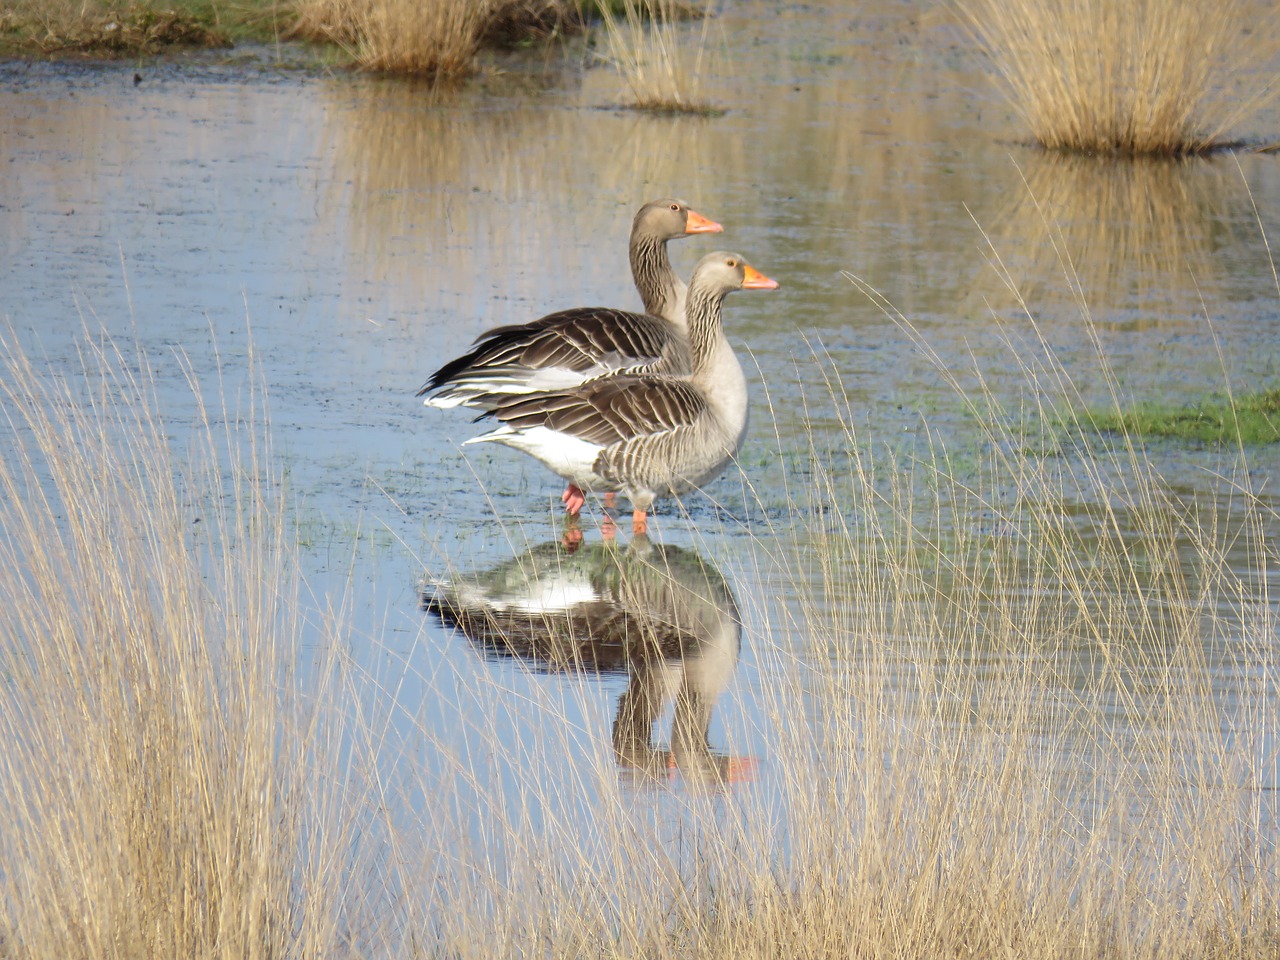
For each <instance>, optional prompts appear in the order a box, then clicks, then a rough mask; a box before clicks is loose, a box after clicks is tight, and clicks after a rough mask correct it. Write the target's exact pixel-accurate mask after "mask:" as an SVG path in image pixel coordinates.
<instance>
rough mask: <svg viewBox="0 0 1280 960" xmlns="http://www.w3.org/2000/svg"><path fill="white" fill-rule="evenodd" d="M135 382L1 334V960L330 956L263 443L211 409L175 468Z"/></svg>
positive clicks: (316, 825)
mask: <svg viewBox="0 0 1280 960" xmlns="http://www.w3.org/2000/svg"><path fill="white" fill-rule="evenodd" d="M138 361H141V364H139V363H138ZM139 365H140V366H141V368H142V369H148V368H149V367H148V363H147V361H146V358H143V357H141V356H138V357H124V356H121V355H119V354H116V353H114V352H112V350H111V348H110V347H107V348H105V349H103V350H97V351H94V350H90V352H89V354H88V355H87V358H86V367H85V370H84V371H83V372H82V373H83V375H82V376H80V377H77V376H76V375H75V374H74V373H72V374H68V375H67V379H65V380H62V379H59V378H55V377H53V376H50V375H49V374H48V373H46V372H44V370H43V369H42V368H37V367H36V366H35V365H33V364H32V363H31V362H30V361H29V360H28V359H27V357H26V356H25V355H24V354H23V353H22V352H21V351H20V350H19V349H18V348H17V347H16V346H15V345H14V343H13V341H12V340H10V339H8V338H0V371H2V375H0V435H3V441H2V442H0V449H3V454H0V531H2V534H0V591H2V592H3V594H4V598H5V601H4V608H5V610H4V616H3V617H0V676H2V677H3V678H4V679H3V684H0V769H2V770H3V771H4V775H3V777H0V811H3V819H2V825H0V863H3V864H4V866H3V870H0V904H3V907H0V956H4V957H16V956H23V957H32V958H42V957H50V958H52V957H121V958H124V957H192V958H210V957H228V958H230V957H237V958H239V957H253V956H257V957H284V956H296V957H314V958H321V957H332V956H335V955H336V953H337V950H338V947H339V945H340V943H341V940H342V936H343V932H342V929H341V928H342V926H343V923H344V910H343V908H342V905H341V903H340V897H339V895H338V890H339V883H340V880H339V878H340V876H341V875H342V873H343V869H344V866H345V865H346V863H347V862H348V861H347V857H348V855H349V850H348V849H345V847H346V843H347V834H346V833H345V832H344V830H343V829H342V828H341V826H340V825H339V824H338V823H337V822H336V821H335V820H333V819H331V816H330V814H331V813H332V812H333V809H336V808H330V809H326V804H325V802H324V801H323V799H322V798H323V797H324V796H326V795H328V794H327V793H326V791H324V790H321V789H317V785H318V784H319V783H320V782H322V781H323V780H324V779H325V778H326V777H327V778H333V779H334V780H337V779H340V778H338V777H336V776H335V774H336V773H337V772H338V771H337V764H335V763H334V762H333V758H332V757H331V756H330V755H328V754H327V753H326V751H325V749H324V748H325V746H326V744H325V743H324V733H325V730H326V725H325V724H324V723H322V722H318V718H317V716H316V715H315V714H314V713H313V712H312V711H310V710H309V709H308V708H307V707H306V705H305V703H304V701H303V698H302V697H301V696H300V694H299V689H300V687H299V682H298V679H297V674H296V671H297V670H298V664H299V638H300V629H301V623H300V620H299V618H298V610H299V607H298V604H297V590H298V582H297V578H296V575H295V572H294V570H293V566H292V564H291V562H290V559H289V557H290V547H289V544H288V540H287V538H286V537H285V532H284V529H285V528H284V524H283V520H282V511H281V509H280V506H281V504H280V491H279V487H278V485H277V484H276V483H275V482H274V481H273V480H272V479H271V475H270V472H269V470H268V469H267V467H266V465H265V460H264V459H262V457H264V456H265V450H264V449H262V447H261V444H262V439H261V435H260V433H259V431H260V430H261V425H260V424H259V423H257V422H256V421H255V413H254V411H253V410H252V409H250V410H241V411H235V414H236V415H237V416H236V417H230V418H228V416H227V415H228V413H230V411H227V410H222V411H218V412H217V413H212V412H207V411H205V410H203V408H200V409H199V410H198V412H197V427H196V430H195V432H194V434H193V438H194V439H193V440H192V446H191V448H190V453H189V456H179V455H178V454H177V453H176V451H175V450H174V449H173V448H172V447H171V446H170V443H171V441H169V440H167V439H166V425H165V424H164V423H162V422H161V421H160V420H159V419H158V417H157V415H156V414H155V413H154V411H155V409H156V403H155V399H154V396H153V395H152V394H151V392H150V388H149V387H148V385H147V384H145V383H143V382H140V381H139V380H137V379H135V377H134V375H132V374H130V373H129V371H130V370H131V369H136V368H137V367H138V366H139ZM237 417H238V418H239V419H238V420H237ZM217 422H223V423H236V422H240V423H241V424H243V427H241V428H236V427H226V428H215V427H214V426H213V424H214V423H217ZM224 429H225V433H224V432H223V430H224ZM184 448H185V444H184Z"/></svg>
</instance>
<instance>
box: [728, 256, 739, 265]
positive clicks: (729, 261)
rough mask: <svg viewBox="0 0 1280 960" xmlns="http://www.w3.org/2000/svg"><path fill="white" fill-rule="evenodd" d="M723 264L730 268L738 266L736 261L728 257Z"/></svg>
mask: <svg viewBox="0 0 1280 960" xmlns="http://www.w3.org/2000/svg"><path fill="white" fill-rule="evenodd" d="M725 264H726V265H728V266H730V267H736V266H737V265H738V261H737V260H734V259H733V258H732V257H730V258H729V259H728V260H726V261H725Z"/></svg>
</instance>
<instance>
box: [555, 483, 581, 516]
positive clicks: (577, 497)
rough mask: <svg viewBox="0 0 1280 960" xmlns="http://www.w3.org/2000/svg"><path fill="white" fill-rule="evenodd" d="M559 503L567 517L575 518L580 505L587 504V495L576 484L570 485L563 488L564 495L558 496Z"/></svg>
mask: <svg viewBox="0 0 1280 960" xmlns="http://www.w3.org/2000/svg"><path fill="white" fill-rule="evenodd" d="M560 501H561V502H562V503H563V504H564V508H565V510H566V511H567V512H568V513H569V515H570V516H574V517H576V516H577V515H578V511H579V510H581V509H582V505H583V504H584V503H586V502H587V495H586V494H585V493H583V492H582V490H581V488H580V487H579V486H578V485H577V484H576V483H571V484H569V486H567V487H565V488H564V493H562V494H560Z"/></svg>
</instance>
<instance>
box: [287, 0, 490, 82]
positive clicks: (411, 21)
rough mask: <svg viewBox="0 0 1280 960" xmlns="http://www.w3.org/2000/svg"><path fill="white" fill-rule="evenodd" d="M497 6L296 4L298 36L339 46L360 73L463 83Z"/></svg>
mask: <svg viewBox="0 0 1280 960" xmlns="http://www.w3.org/2000/svg"><path fill="white" fill-rule="evenodd" d="M497 7H498V2H497V0H432V2H430V3H423V2H421V0H297V5H296V10H297V16H298V20H297V24H296V25H295V27H294V30H293V32H294V34H295V35H298V36H303V37H309V38H313V39H318V40H324V41H328V42H331V43H336V44H338V45H339V46H341V47H343V48H344V49H346V50H347V51H348V52H349V53H350V54H351V56H352V58H353V59H354V60H355V61H356V62H357V63H359V64H360V65H361V66H362V67H364V68H366V69H368V70H373V71H377V72H380V73H397V74H409V75H414V76H422V77H427V78H430V79H433V80H447V79H450V78H458V77H464V76H466V75H468V74H470V73H471V72H472V71H473V70H474V69H475V55H476V52H477V51H478V50H479V49H480V44H481V41H482V38H483V36H484V34H485V31H486V30H487V29H488V28H489V27H490V24H491V20H492V17H493V14H494V11H495V10H496V9H497Z"/></svg>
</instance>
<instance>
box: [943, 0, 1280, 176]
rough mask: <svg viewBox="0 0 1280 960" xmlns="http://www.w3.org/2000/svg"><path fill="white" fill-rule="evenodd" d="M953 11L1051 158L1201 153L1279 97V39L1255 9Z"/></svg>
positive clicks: (1059, 6)
mask: <svg viewBox="0 0 1280 960" xmlns="http://www.w3.org/2000/svg"><path fill="white" fill-rule="evenodd" d="M955 2H956V5H957V6H958V7H959V9H960V11H961V13H962V14H963V16H964V17H965V19H966V20H967V21H968V23H969V25H970V27H971V28H972V31H973V33H974V34H975V36H976V37H977V40H978V42H979V44H980V45H981V46H982V47H983V49H985V51H986V52H987V55H988V56H989V57H990V58H991V60H992V62H993V63H994V65H995V68H996V71H997V73H998V74H999V78H1000V83H1001V87H1002V89H1003V90H1004V92H1005V94H1006V96H1007V97H1008V99H1009V102H1010V103H1011V104H1012V105H1013V107H1014V108H1015V109H1016V110H1017V111H1018V113H1019V114H1020V115H1021V116H1022V118H1023V120H1024V122H1025V123H1026V124H1027V126H1028V127H1029V129H1030V131H1031V134H1032V136H1033V137H1034V138H1035V140H1036V141H1037V142H1038V143H1040V144H1042V145H1043V146H1045V147H1048V148H1050V149H1055V150H1076V151H1084V152H1088V153H1119V154H1137V155H1143V154H1162V155H1183V154H1191V153H1202V152H1205V151H1207V150H1211V149H1213V148H1214V147H1216V146H1220V145H1222V144H1223V143H1225V142H1226V138H1227V136H1228V135H1229V133H1230V132H1231V131H1233V130H1235V129H1236V127H1237V125H1238V124H1239V123H1241V122H1242V121H1244V120H1247V119H1248V118H1249V117H1251V116H1252V115H1253V114H1255V113H1256V112H1257V111H1258V110H1259V109H1260V108H1261V107H1262V106H1263V105H1264V104H1265V103H1266V102H1267V101H1269V100H1270V99H1271V98H1272V97H1273V96H1274V94H1275V92H1276V84H1275V81H1274V76H1273V75H1271V74H1269V73H1268V72H1267V69H1266V68H1267V66H1268V64H1272V63H1274V59H1275V57H1276V55H1277V54H1278V53H1280V31H1278V30H1277V27H1276V23H1275V17H1274V16H1272V15H1271V14H1272V13H1273V12H1274V11H1272V10H1271V8H1270V5H1269V4H1262V3H1258V2H1255V0H1227V2H1225V3H1218V4H1205V3H1197V2H1195V0H1120V2H1112V0H1083V2H1082V0H955Z"/></svg>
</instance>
